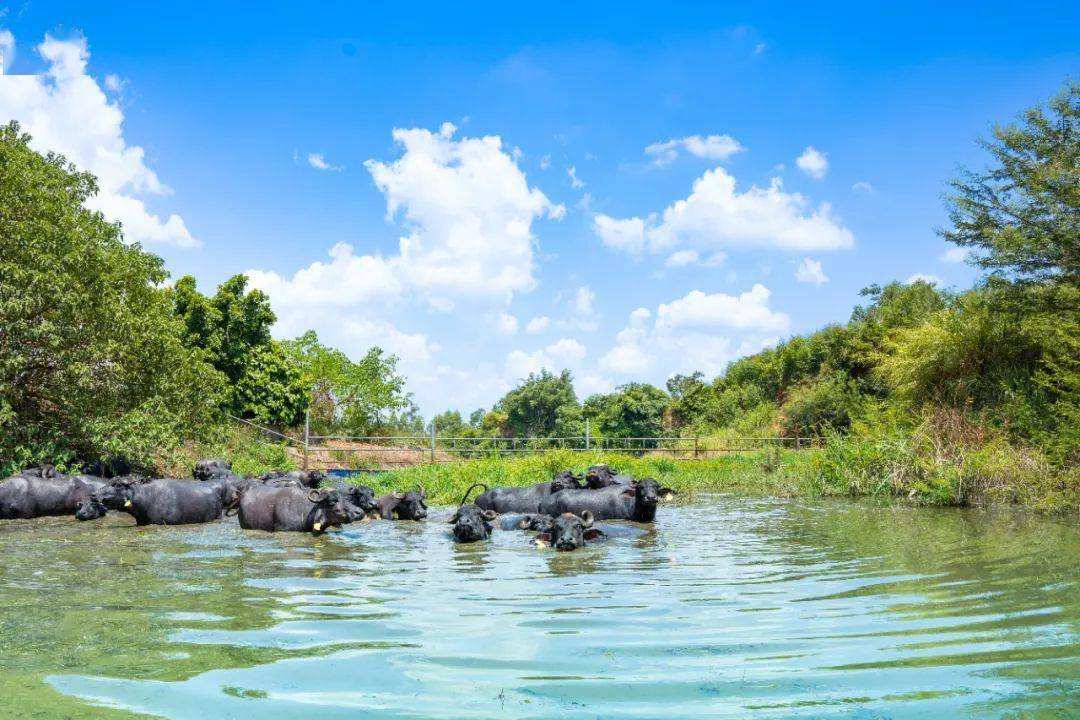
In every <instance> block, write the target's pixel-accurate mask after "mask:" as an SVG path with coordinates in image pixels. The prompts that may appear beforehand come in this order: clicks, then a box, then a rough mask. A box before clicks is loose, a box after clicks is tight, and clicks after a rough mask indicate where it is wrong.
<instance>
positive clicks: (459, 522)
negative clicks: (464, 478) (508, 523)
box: [450, 483, 498, 543]
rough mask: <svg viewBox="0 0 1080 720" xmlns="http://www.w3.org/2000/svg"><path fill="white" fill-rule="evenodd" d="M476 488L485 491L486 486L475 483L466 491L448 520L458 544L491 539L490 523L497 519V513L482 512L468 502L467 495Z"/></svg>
mask: <svg viewBox="0 0 1080 720" xmlns="http://www.w3.org/2000/svg"><path fill="white" fill-rule="evenodd" d="M476 488H483V489H484V490H487V485H485V484H483V483H475V484H474V485H472V486H471V487H470V488H469V489H468V490H466V491H465V496H464V497H462V498H461V502H460V503H459V504H458V509H457V511H456V512H455V513H454V514H453V516H452V517H451V518H450V523H451V524H452V525H453V526H454V529H453V534H454V539H455V540H457V541H458V542H463V543H469V542H477V541H478V540H487V539H488V538H489V537H491V530H492V524H491V522H492V521H493V520H494V519H495V518H497V517H498V513H496V512H495V511H494V510H482V509H480V507H478V506H477V505H475V504H474V503H470V502H468V500H469V495H470V494H472V491H473V490H475V489H476Z"/></svg>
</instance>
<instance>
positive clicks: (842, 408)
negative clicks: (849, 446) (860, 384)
mask: <svg viewBox="0 0 1080 720" xmlns="http://www.w3.org/2000/svg"><path fill="white" fill-rule="evenodd" d="M862 403H863V400H862V396H860V394H859V391H858V388H857V386H856V385H855V383H854V382H852V381H851V379H850V378H848V377H847V376H846V375H845V374H844V373H834V374H831V375H827V376H825V377H822V378H819V379H817V380H816V381H814V382H812V383H806V384H804V385H800V386H798V387H796V388H794V389H792V391H791V392H789V393H788V396H787V400H786V401H785V402H784V404H783V406H782V407H781V408H780V429H781V432H783V434H784V435H785V436H787V437H823V436H824V435H825V434H826V433H827V432H828V431H837V432H844V431H846V430H847V429H848V428H849V427H851V423H852V420H853V419H854V418H855V417H857V416H858V412H859V410H860V407H861V405H862Z"/></svg>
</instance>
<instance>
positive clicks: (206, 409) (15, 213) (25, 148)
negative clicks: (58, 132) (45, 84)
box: [0, 123, 223, 470]
mask: <svg viewBox="0 0 1080 720" xmlns="http://www.w3.org/2000/svg"><path fill="white" fill-rule="evenodd" d="M29 140H30V138H29V137H28V136H27V135H25V134H21V133H20V131H19V126H18V125H17V124H15V123H10V124H8V125H6V126H3V127H2V128H0V457H2V458H3V460H4V464H5V466H6V467H4V468H3V469H4V470H10V469H11V467H12V466H14V465H19V464H22V463H24V462H26V461H29V460H32V459H43V460H49V461H53V462H63V461H65V460H73V459H75V458H79V459H91V458H101V457H106V456H120V455H122V456H125V457H127V458H128V459H129V460H131V461H134V462H136V463H141V464H144V465H149V464H151V463H152V461H153V457H152V455H153V451H154V449H155V448H157V447H161V446H162V445H176V444H179V443H180V442H183V441H184V440H187V439H190V438H192V437H194V436H196V435H198V434H199V433H200V432H201V431H202V430H203V429H205V428H206V427H207V426H208V425H210V424H213V423H215V422H216V421H218V419H219V412H218V408H219V407H220V404H221V396H222V391H223V378H222V377H221V375H220V374H219V373H217V372H215V371H214V369H213V368H212V367H211V366H210V365H209V364H207V363H206V362H205V354H204V353H203V351H201V350H200V349H197V348H191V347H188V346H186V345H185V343H184V342H183V339H182V328H181V326H180V324H179V322H178V321H177V320H176V319H175V318H174V317H173V314H172V312H171V310H172V308H171V303H170V297H169V293H168V292H167V291H166V290H164V289H162V287H161V285H162V283H163V282H164V280H165V279H166V276H167V274H166V273H165V271H164V269H163V267H162V261H161V259H160V258H158V257H156V256H154V255H151V254H150V253H147V252H144V251H143V250H142V249H140V248H139V247H138V246H137V245H128V244H125V243H124V242H123V239H122V233H121V228H120V227H119V225H115V224H111V223H108V222H106V221H105V220H104V219H103V218H102V217H101V215H100V214H99V213H95V212H90V211H89V210H87V209H86V208H85V207H84V205H83V203H84V201H85V200H86V199H87V198H89V197H91V196H92V195H94V194H95V193H96V192H97V184H96V181H95V180H94V178H93V177H92V176H91V175H89V174H86V173H81V172H78V171H77V170H76V169H75V168H74V167H73V166H72V165H70V164H69V163H68V162H66V161H65V160H64V158H62V157H60V156H57V155H53V154H49V155H47V156H44V157H43V156H41V155H40V154H38V153H36V152H34V151H33V150H31V149H30V147H29Z"/></svg>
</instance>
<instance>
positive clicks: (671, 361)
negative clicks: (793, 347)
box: [598, 285, 790, 380]
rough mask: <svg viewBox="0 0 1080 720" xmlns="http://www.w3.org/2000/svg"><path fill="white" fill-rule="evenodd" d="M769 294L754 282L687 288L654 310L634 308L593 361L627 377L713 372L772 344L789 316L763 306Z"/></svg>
mask: <svg viewBox="0 0 1080 720" xmlns="http://www.w3.org/2000/svg"><path fill="white" fill-rule="evenodd" d="M770 295H771V293H770V292H769V290H768V288H766V287H765V286H763V285H754V286H753V287H752V288H751V289H750V290H749V291H747V292H744V293H742V294H740V295H726V294H724V293H714V294H708V293H704V292H702V291H700V290H693V291H691V292H689V293H687V294H686V295H685V296H683V297H681V298H678V299H676V300H673V301H671V302H669V303H662V304H661V305H659V307H657V309H656V313H655V314H654V313H652V312H651V311H649V309H648V308H638V309H637V310H634V311H633V312H632V313H630V317H629V321H628V323H627V326H626V327H625V328H624V329H623V330H621V331H620V332H619V333H618V335H617V336H616V338H615V345H614V346H613V347H612V348H611V349H610V350H608V351H607V352H606V353H605V354H604V355H603V356H602V357H601V358H600V360H599V363H598V364H599V367H600V369H601V370H604V371H607V372H610V373H614V374H616V375H621V376H625V377H628V378H642V377H649V376H652V377H653V378H654V380H655V379H657V377H656V376H657V374H658V373H659V374H661V376H662V377H664V378H666V377H668V376H670V375H672V374H674V373H677V372H691V371H693V370H702V371H704V372H705V373H706V374H711V375H714V374H717V373H719V372H721V371H722V370H723V369H724V367H726V366H727V364H728V363H729V362H730V361H731V360H733V359H735V358H737V357H740V356H741V355H746V354H748V353H752V352H757V351H758V350H760V349H761V348H763V347H767V346H769V345H771V344H774V343H775V342H776V341H777V340H778V339H779V336H780V335H782V334H783V333H785V332H787V331H788V329H789V327H790V319H789V318H788V316H787V315H785V314H784V313H781V312H778V311H776V310H773V309H772V308H771V307H770V306H769V299H770Z"/></svg>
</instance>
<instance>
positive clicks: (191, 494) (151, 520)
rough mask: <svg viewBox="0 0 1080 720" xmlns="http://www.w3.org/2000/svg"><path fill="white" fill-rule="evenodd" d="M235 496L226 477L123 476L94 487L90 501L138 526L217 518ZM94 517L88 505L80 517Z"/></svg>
mask: <svg viewBox="0 0 1080 720" xmlns="http://www.w3.org/2000/svg"><path fill="white" fill-rule="evenodd" d="M236 496H237V490H236V488H235V487H233V486H232V484H231V483H229V482H228V481H226V480H220V479H219V480H208V481H205V482H197V481H195V480H175V479H171V478H169V479H166V478H158V479H154V480H150V479H146V478H140V477H123V478H116V479H114V480H112V481H111V482H109V483H106V484H105V485H104V486H102V487H101V488H99V489H98V490H96V491H95V492H94V493H93V495H92V498H91V503H90V504H92V505H93V506H94V507H95V508H96V509H106V510H118V511H120V512H126V513H128V514H129V515H131V516H132V517H133V518H135V523H136V524H138V525H190V524H194V523H206V522H213V521H214V520H217V519H218V518H220V517H221V514H222V513H223V512H224V511H225V510H226V508H228V507H231V506H232V505H234V504H235V503H236ZM93 517H94V515H93V513H92V512H91V511H90V509H89V508H88V509H87V512H86V513H85V516H84V515H80V517H79V519H80V520H89V519H92V518H93ZM98 517H100V516H98Z"/></svg>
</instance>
